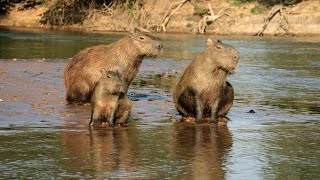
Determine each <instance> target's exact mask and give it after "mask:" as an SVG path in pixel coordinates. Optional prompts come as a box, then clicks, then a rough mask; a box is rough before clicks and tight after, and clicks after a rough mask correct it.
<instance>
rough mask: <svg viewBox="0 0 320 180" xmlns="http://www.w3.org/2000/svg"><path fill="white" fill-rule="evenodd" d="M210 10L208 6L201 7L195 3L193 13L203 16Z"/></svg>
mask: <svg viewBox="0 0 320 180" xmlns="http://www.w3.org/2000/svg"><path fill="white" fill-rule="evenodd" d="M208 12H209V9H208V8H203V7H200V6H198V5H197V4H195V5H194V13H193V15H195V16H203V15H205V14H208Z"/></svg>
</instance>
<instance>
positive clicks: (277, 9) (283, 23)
mask: <svg viewBox="0 0 320 180" xmlns="http://www.w3.org/2000/svg"><path fill="white" fill-rule="evenodd" d="M277 14H279V15H280V22H279V26H278V28H277V29H276V31H275V32H274V33H273V34H274V35H278V33H279V31H280V30H281V29H282V30H284V31H285V34H287V35H293V33H290V30H289V29H290V28H289V23H288V19H287V18H286V17H285V15H284V11H283V6H282V5H279V6H274V7H273V8H272V9H271V10H270V11H269V14H268V16H267V17H266V18H265V20H264V25H263V26H262V28H261V29H260V30H259V31H258V32H257V33H256V34H255V35H256V36H262V35H263V32H264V31H265V30H266V29H267V27H268V25H269V23H270V22H271V20H272V19H273V18H274V17H275V16H276V15H277Z"/></svg>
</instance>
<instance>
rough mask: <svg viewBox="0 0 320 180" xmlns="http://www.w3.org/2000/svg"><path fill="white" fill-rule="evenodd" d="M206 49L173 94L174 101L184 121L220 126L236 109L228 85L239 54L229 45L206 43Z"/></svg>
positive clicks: (198, 56) (195, 60)
mask: <svg viewBox="0 0 320 180" xmlns="http://www.w3.org/2000/svg"><path fill="white" fill-rule="evenodd" d="M207 42H208V44H207V46H208V47H207V48H206V49H205V50H204V51H203V52H202V53H200V54H198V55H197V56H196V58H195V59H194V60H193V61H192V62H191V63H190V64H189V66H188V67H187V69H186V70H185V72H184V73H183V75H182V77H181V79H180V81H179V82H178V84H177V85H176V86H175V88H174V90H173V101H174V104H175V106H176V108H177V110H178V111H179V113H180V114H181V115H182V116H183V117H195V118H196V122H197V123H202V122H203V118H210V122H217V117H225V116H226V115H227V113H228V111H229V109H230V108H231V107H232V105H233V99H234V92H233V88H232V86H231V84H230V83H229V82H227V80H226V79H227V75H229V74H233V73H234V72H235V70H236V69H237V68H238V66H239V62H240V60H239V58H240V57H239V52H238V51H237V50H236V49H235V48H233V47H232V46H230V45H227V44H224V43H221V42H213V41H212V40H208V41H207Z"/></svg>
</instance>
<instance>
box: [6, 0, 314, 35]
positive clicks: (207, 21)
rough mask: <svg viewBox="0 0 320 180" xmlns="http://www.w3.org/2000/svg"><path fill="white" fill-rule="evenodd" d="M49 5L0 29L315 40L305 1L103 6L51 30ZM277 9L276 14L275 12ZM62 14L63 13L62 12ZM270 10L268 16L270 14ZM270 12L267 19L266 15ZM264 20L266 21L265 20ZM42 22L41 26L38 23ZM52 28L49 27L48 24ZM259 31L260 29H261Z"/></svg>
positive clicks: (310, 4)
mask: <svg viewBox="0 0 320 180" xmlns="http://www.w3.org/2000/svg"><path fill="white" fill-rule="evenodd" d="M52 6H53V5H52V3H48V4H46V5H37V6H35V7H34V8H30V9H26V10H19V8H17V7H14V8H13V9H12V10H11V11H10V12H9V13H7V14H5V15H1V16H0V26H6V27H36V28H58V29H70V30H81V31H89V32H90V31H120V32H121V31H130V30H132V29H133V28H134V27H139V28H141V29H143V30H146V31H150V32H164V31H165V32H176V33H205V34H218V35H257V34H258V33H259V32H261V31H262V33H261V35H298V36H300V35H320V28H319V27H320V25H319V19H320V1H319V0H308V1H303V2H301V3H299V4H296V5H294V6H289V7H282V6H280V7H279V6H277V7H274V8H273V9H271V8H269V9H268V8H266V7H263V6H261V5H259V4H257V3H245V4H241V3H240V4H239V3H238V4H237V3H235V1H231V0H230V1H226V0H211V1H207V2H202V1H201V2H197V3H195V2H192V1H188V0H185V1H173V2H172V1H170V0H163V1H161V2H158V1H153V0H151V1H145V2H144V3H143V5H139V7H135V6H134V5H133V6H132V7H131V8H130V9H127V10H124V11H120V10H119V9H117V8H118V7H112V6H105V8H104V9H103V10H99V11H97V10H91V11H90V12H89V14H88V15H86V16H85V17H84V18H83V20H82V21H81V22H78V23H76V22H72V23H70V22H69V23H66V22H65V21H64V20H63V18H64V19H66V18H67V17H66V15H64V16H63V17H60V16H59V17H58V16H57V17H55V18H56V19H57V18H58V19H59V18H60V20H59V21H61V22H64V24H63V23H61V24H63V25H55V24H54V23H52V22H51V24H50V23H49V21H48V19H47V21H46V23H43V21H44V17H45V16H47V14H48V12H49V10H50V7H52ZM277 8H278V9H277ZM62 10H63V9H62ZM273 11H274V12H273ZM272 13H273V14H272ZM268 17H269V18H271V19H270V21H266V19H268ZM41 21H42V23H40V22H41ZM52 24H53V25H52ZM264 27H265V29H263V28H264Z"/></svg>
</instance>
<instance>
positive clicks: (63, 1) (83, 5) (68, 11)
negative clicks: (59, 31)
mask: <svg viewBox="0 0 320 180" xmlns="http://www.w3.org/2000/svg"><path fill="white" fill-rule="evenodd" d="M140 1H141V0H90V1H83V0H57V1H56V2H55V4H54V5H53V6H51V7H50V8H49V10H48V11H46V12H45V14H44V16H43V17H42V19H41V23H42V24H50V25H58V26H60V25H72V24H81V23H82V22H83V21H84V20H85V18H86V17H87V16H88V15H89V14H90V12H92V11H99V10H101V9H102V8H103V7H105V6H111V5H114V6H115V7H116V8H115V12H116V13H119V14H120V13H123V12H125V11H126V12H127V14H128V16H130V17H133V18H135V17H137V16H138V15H139V14H138V11H139V6H138V5H139V4H140V3H139V2H140Z"/></svg>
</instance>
